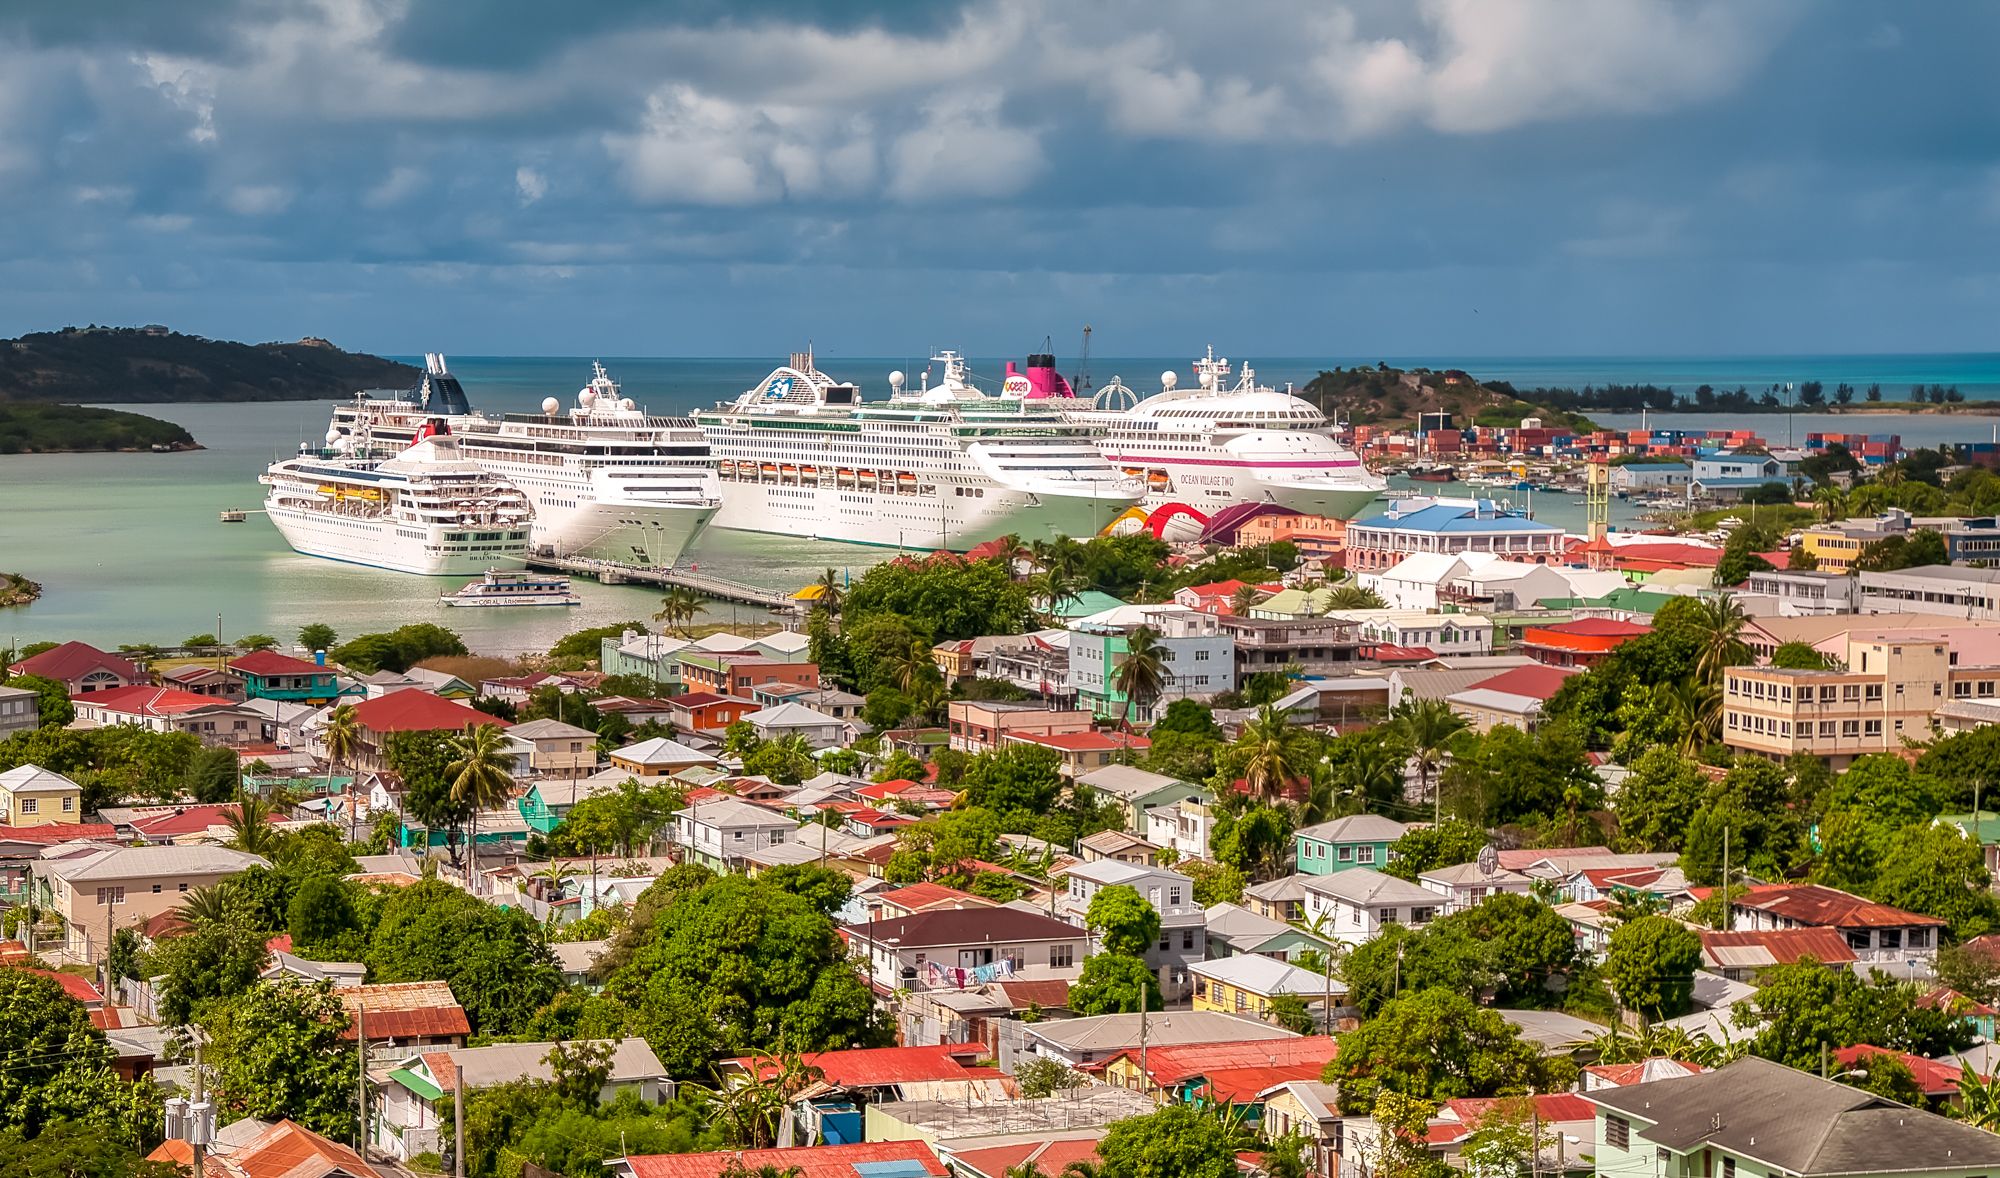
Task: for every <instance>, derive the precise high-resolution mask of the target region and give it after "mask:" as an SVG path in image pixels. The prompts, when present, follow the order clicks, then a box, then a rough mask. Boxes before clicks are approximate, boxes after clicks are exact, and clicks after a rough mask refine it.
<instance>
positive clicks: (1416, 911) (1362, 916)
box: [1305, 867, 1444, 945]
mask: <svg viewBox="0 0 2000 1178" xmlns="http://www.w3.org/2000/svg"><path fill="white" fill-rule="evenodd" d="M1305 892H1306V897H1305V919H1306V923H1307V924H1308V925H1309V926H1311V927H1313V928H1316V929H1318V930H1319V935H1320V936H1323V937H1329V938H1332V939H1333V940H1337V941H1343V942H1345V943H1347V944H1350V945H1352V944H1358V943H1360V942H1362V941H1365V940H1367V939H1368V938H1370V937H1372V936H1374V935H1375V934H1376V933H1379V932H1381V931H1382V930H1383V929H1384V928H1386V927H1388V926H1389V925H1392V924H1407V925H1422V924H1429V923H1430V922H1431V920H1432V919H1433V918H1435V917H1436V916H1437V914H1438V909H1440V908H1442V907H1443V906H1444V901H1443V899H1442V897H1440V896H1439V895H1438V894H1437V893H1436V892H1433V891H1431V890H1430V889H1429V888H1423V887H1418V886H1417V885H1416V884H1413V883H1410V882H1408V881H1407V880H1401V879H1397V878H1396V877H1395V876H1393V875H1383V874H1382V873H1381V872H1379V871H1376V870H1373V869H1372V868H1367V867H1355V868H1352V869H1350V870H1347V871H1339V872H1335V873H1334V874H1332V875H1317V876H1309V877H1308V878H1307V879H1306V881H1305Z"/></svg>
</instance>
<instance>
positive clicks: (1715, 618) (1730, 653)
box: [1695, 574, 1750, 687]
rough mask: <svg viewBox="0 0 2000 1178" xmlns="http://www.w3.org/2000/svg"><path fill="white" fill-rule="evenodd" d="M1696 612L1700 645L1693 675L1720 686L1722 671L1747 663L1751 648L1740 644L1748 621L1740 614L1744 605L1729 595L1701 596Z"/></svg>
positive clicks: (1747, 618) (1713, 685) (1742, 613)
mask: <svg viewBox="0 0 2000 1178" xmlns="http://www.w3.org/2000/svg"><path fill="white" fill-rule="evenodd" d="M1718 577H1719V574H1718ZM1728 583H1729V584H1735V583H1736V582H1734V581H1731V582H1728ZM1699 609H1700V630H1701V644H1700V649H1699V650H1698V652H1697V653H1696V655H1695V672H1696V673H1697V674H1698V675H1700V676H1701V678H1702V680H1703V681H1704V682H1706V683H1707V684H1708V685H1709V686H1711V687H1720V686H1722V675H1723V672H1724V671H1726V670H1728V669H1729V668H1730V667H1737V666H1741V665H1743V664H1744V663H1747V662H1749V661H1750V648H1749V646H1748V645H1746V644H1745V643H1744V641H1743V627H1744V626H1746V625H1748V624H1749V621H1750V618H1749V615H1747V614H1745V613H1744V612H1743V604H1742V603H1741V602H1739V601H1737V600H1736V598H1735V597H1734V596H1733V595H1729V594H1723V595H1720V596H1716V597H1704V598H1702V599H1701V602H1700V606H1699Z"/></svg>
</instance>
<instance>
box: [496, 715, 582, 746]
mask: <svg viewBox="0 0 2000 1178" xmlns="http://www.w3.org/2000/svg"><path fill="white" fill-rule="evenodd" d="M509 735H512V736H518V737H520V738H521V739H522V740H596V739H597V734H596V733H595V732H592V731H591V730H590V729H588V728H578V727H577V726H576V725H574V724H565V723H563V722H562V721H561V720H552V719H549V718H547V717H544V718H542V719H540V720H524V721H522V722H521V723H519V724H516V725H514V728H513V731H512V732H511V733H510V734H509Z"/></svg>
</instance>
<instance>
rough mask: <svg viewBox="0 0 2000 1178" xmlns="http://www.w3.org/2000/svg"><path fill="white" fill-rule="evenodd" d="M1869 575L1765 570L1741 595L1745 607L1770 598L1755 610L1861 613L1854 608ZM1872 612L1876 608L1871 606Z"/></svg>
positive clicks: (1797, 613) (1752, 577)
mask: <svg viewBox="0 0 2000 1178" xmlns="http://www.w3.org/2000/svg"><path fill="white" fill-rule="evenodd" d="M1912 571H1914V570H1912ZM1870 575H1871V574H1867V573H1863V574H1862V579H1861V580H1858V581H1857V580H1856V579H1855V578H1853V577H1850V576H1848V575H1847V574H1845V573H1838V572H1829V571H1827V570H1825V569H1818V568H1816V569H1802V570H1798V571H1793V570H1790V569H1765V570H1764V571H1762V572H1756V573H1751V574H1750V581H1749V588H1748V590H1747V592H1745V593H1742V594H1738V597H1739V599H1741V600H1743V601H1744V602H1745V603H1746V604H1745V606H1744V608H1745V609H1746V610H1747V609H1751V606H1750V605H1749V604H1748V603H1749V602H1751V601H1753V600H1756V599H1764V600H1765V601H1767V602H1768V604H1767V605H1765V606H1763V607H1762V608H1758V609H1755V610H1754V611H1753V612H1756V613H1776V614H1779V615H1780V616H1783V617H1799V616H1801V615H1806V616H1815V617H1817V616H1822V615H1827V614H1851V613H1856V612H1858V611H1857V610H1856V608H1855V607H1856V605H1857V603H1858V602H1859V600H1860V597H1861V594H1862V593H1863V592H1864V591H1865V590H1866V588H1867V584H1868V582H1867V577H1868V576H1870ZM1871 612H1876V611H1873V610H1872V609H1871Z"/></svg>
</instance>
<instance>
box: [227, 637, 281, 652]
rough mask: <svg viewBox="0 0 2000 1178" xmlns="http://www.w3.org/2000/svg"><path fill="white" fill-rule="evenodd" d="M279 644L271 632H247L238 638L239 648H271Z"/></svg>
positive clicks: (237, 644) (237, 646) (237, 645)
mask: <svg viewBox="0 0 2000 1178" xmlns="http://www.w3.org/2000/svg"><path fill="white" fill-rule="evenodd" d="M276 645H278V640H277V639H276V638H273V637H272V636H271V635H269V634H245V635H244V636H243V637H241V638H238V639H237V640H236V648H237V649H238V650H269V649H271V648H272V647H274V646H276Z"/></svg>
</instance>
